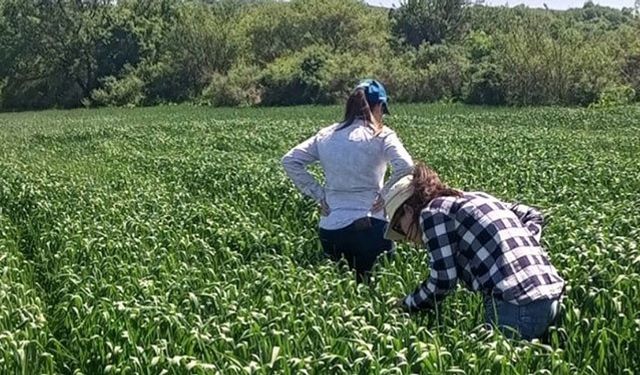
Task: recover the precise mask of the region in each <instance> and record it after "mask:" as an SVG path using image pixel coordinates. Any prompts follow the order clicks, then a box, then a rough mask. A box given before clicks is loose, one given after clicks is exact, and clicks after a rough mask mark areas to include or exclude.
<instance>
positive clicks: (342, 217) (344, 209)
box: [282, 120, 413, 229]
mask: <svg viewBox="0 0 640 375" xmlns="http://www.w3.org/2000/svg"><path fill="white" fill-rule="evenodd" d="M340 125H341V124H340V123H337V124H333V125H331V126H328V127H326V128H324V129H322V130H320V131H319V132H318V133H317V134H316V135H314V136H313V137H311V138H309V139H307V140H306V141H304V142H302V143H300V144H299V145H297V146H296V147H294V148H293V149H291V150H290V151H289V152H288V153H287V154H286V155H285V156H284V157H283V158H282V165H283V166H284V169H285V171H286V173H287V175H288V176H289V177H290V178H291V180H292V181H293V183H294V184H295V185H296V187H297V188H298V189H299V190H300V191H301V192H302V193H303V194H305V195H307V196H309V197H311V198H313V199H314V200H315V201H316V202H321V201H322V200H323V199H324V200H325V202H326V203H327V205H328V206H329V208H330V211H331V212H330V214H329V215H328V216H322V217H321V218H320V227H321V228H323V229H340V228H344V227H346V226H348V225H349V224H351V223H352V222H353V221H354V220H356V219H359V218H362V217H365V216H370V217H374V218H378V219H382V220H386V217H385V214H384V211H383V210H380V211H378V212H371V207H372V205H373V203H374V201H375V199H376V198H377V196H378V194H383V195H384V193H385V192H386V191H387V190H388V188H389V187H391V185H392V184H393V183H394V182H395V181H397V180H398V179H400V178H401V177H402V176H404V175H406V174H409V173H411V172H412V171H413V160H412V159H411V156H410V155H409V153H408V152H407V150H406V149H405V148H404V146H403V145H402V143H401V142H400V139H398V136H397V135H396V133H395V132H394V131H393V130H391V129H389V128H387V127H386V126H385V127H384V128H383V130H382V132H381V133H380V134H379V135H378V136H375V135H374V131H373V129H372V128H371V127H370V126H368V125H367V124H366V123H365V122H364V121H362V120H356V121H354V123H352V124H351V125H349V126H348V127H346V128H343V129H340V130H337V129H338V128H339V127H340ZM317 161H319V162H320V165H321V166H322V169H323V171H324V175H325V185H324V186H322V185H320V184H319V183H318V181H317V180H316V179H315V178H314V177H313V176H312V175H311V174H310V173H309V171H308V170H307V166H308V165H309V164H311V163H314V162H317ZM387 164H391V168H392V174H391V176H390V177H389V181H388V182H387V183H386V184H385V185H384V186H383V180H384V175H385V173H386V170H387Z"/></svg>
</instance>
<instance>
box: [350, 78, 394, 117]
mask: <svg viewBox="0 0 640 375" xmlns="http://www.w3.org/2000/svg"><path fill="white" fill-rule="evenodd" d="M355 89H356V90H357V89H364V93H365V95H366V96H367V102H368V103H369V105H370V106H372V105H376V104H379V103H382V112H383V113H385V114H389V108H388V107H389V104H388V103H389V97H388V96H387V91H386V90H385V89H384V86H383V85H382V83H380V82H378V81H376V80H375V79H365V80H363V81H360V83H359V84H358V86H356V88H355Z"/></svg>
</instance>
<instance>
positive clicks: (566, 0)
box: [366, 0, 635, 10]
mask: <svg viewBox="0 0 640 375" xmlns="http://www.w3.org/2000/svg"><path fill="white" fill-rule="evenodd" d="M366 2H367V3H369V4H372V5H381V6H386V7H392V6H393V5H394V4H395V6H396V7H397V6H398V5H399V4H400V2H401V0H366ZM585 2H586V0H485V4H486V5H505V4H508V5H509V6H514V5H520V4H524V5H526V6H528V7H531V8H543V7H544V6H543V4H545V3H546V4H547V6H548V7H549V8H550V9H558V10H564V9H568V8H582V5H583V4H584V3H585ZM634 2H635V0H593V3H594V4H598V5H602V6H609V7H612V8H618V9H621V8H633V6H634Z"/></svg>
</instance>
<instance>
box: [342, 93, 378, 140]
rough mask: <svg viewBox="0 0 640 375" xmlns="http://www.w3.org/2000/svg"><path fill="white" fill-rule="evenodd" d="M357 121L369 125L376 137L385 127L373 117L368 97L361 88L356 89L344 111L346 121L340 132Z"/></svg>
mask: <svg viewBox="0 0 640 375" xmlns="http://www.w3.org/2000/svg"><path fill="white" fill-rule="evenodd" d="M355 120H364V121H365V122H366V123H367V125H369V126H370V127H371V128H372V129H373V132H374V135H375V136H377V135H378V134H380V132H382V128H383V126H384V125H383V124H382V123H381V122H380V121H378V120H377V119H376V118H375V116H373V112H372V111H371V106H369V102H367V96H366V94H365V92H364V89H361V88H359V89H355V90H354V91H353V92H352V93H351V95H349V98H348V99H347V104H346V106H345V110H344V119H343V120H342V124H341V125H340V127H339V128H338V130H341V129H344V128H346V127H348V126H349V125H351V124H353V122H354V121H355Z"/></svg>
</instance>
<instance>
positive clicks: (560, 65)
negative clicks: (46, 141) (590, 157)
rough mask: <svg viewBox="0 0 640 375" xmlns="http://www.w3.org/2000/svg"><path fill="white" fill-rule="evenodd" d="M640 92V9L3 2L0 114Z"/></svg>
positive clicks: (601, 100)
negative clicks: (381, 94)
mask: <svg viewBox="0 0 640 375" xmlns="http://www.w3.org/2000/svg"><path fill="white" fill-rule="evenodd" d="M364 77H376V78H378V79H379V80H381V81H382V82H384V83H385V84H386V85H387V86H388V90H389V92H390V94H391V98H392V100H393V101H395V102H431V101H443V100H444V101H459V102H465V103H470V104H484V105H583V106H587V105H615V104H624V103H629V102H633V101H638V100H640V17H638V12H637V9H635V10H634V9H622V10H617V9H612V8H607V7H601V6H596V5H594V4H592V3H586V4H585V5H584V6H583V7H582V8H579V9H572V10H568V11H551V10H543V9H529V8H526V7H522V6H520V7H516V8H506V7H486V6H482V5H477V4H470V3H468V2H467V1H466V0H406V1H404V2H402V3H401V6H399V7H398V8H397V9H392V10H388V9H384V8H377V7H371V6H368V5H366V4H365V3H364V2H362V1H357V0H292V1H288V2H283V1H270V0H263V1H260V0H255V1H247V0H244V1H243V0H218V1H215V0H208V1H207V0H198V1H196V0H191V1H187V0H0V108H1V109H3V110H16V109H42V108H72V107H79V106H139V105H154V104H159V103H176V102H193V103H200V104H206V105H213V106H252V105H295V104H314V103H317V104H329V103H336V102H341V101H342V100H344V98H345V95H347V93H348V92H349V90H350V89H351V88H352V86H353V84H354V83H355V81H356V80H357V79H359V78H364Z"/></svg>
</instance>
